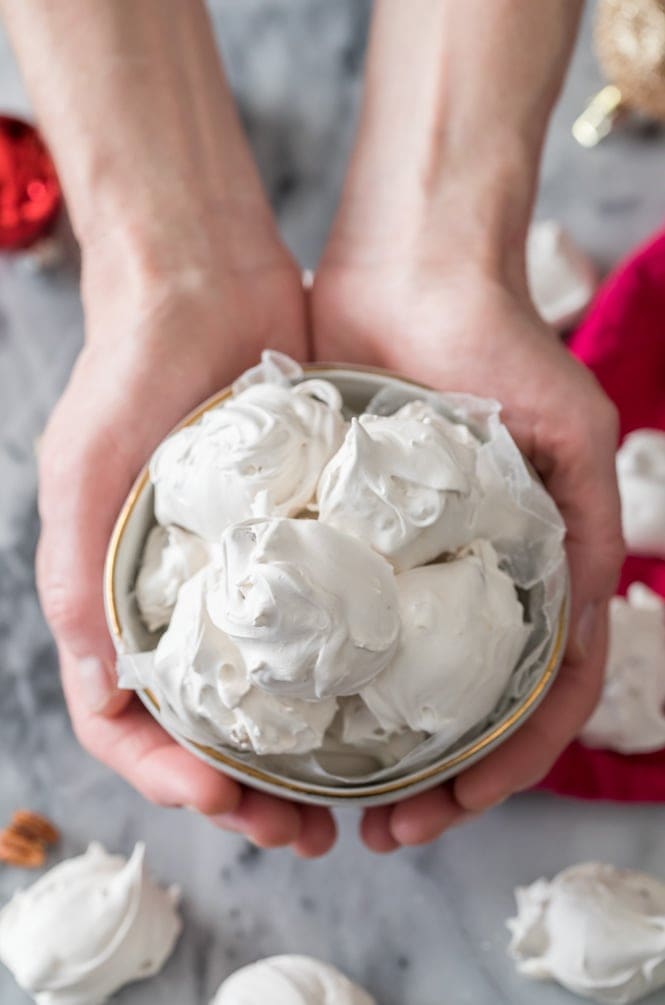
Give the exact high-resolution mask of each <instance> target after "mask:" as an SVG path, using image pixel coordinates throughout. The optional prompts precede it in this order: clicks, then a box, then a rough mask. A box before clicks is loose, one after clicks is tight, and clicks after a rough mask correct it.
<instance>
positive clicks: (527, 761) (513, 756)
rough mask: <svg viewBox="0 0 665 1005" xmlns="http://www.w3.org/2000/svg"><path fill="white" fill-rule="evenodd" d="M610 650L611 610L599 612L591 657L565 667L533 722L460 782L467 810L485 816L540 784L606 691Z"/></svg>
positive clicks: (459, 799) (459, 790)
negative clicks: (606, 664)
mask: <svg viewBox="0 0 665 1005" xmlns="http://www.w3.org/2000/svg"><path fill="white" fill-rule="evenodd" d="M606 649H607V610H606V608H602V607H599V608H598V616H597V619H596V622H595V625H594V627H593V633H592V637H591V643H590V649H589V657H588V658H587V659H586V660H583V661H579V662H575V661H573V660H567V661H565V662H564V664H563V666H562V667H561V670H560V671H559V675H558V677H557V679H556V680H555V682H554V684H553V685H552V689H551V691H550V693H549V694H548V696H547V698H546V699H545V701H544V702H543V704H542V705H541V706H540V708H538V709H537V710H536V712H534V714H533V715H532V716H531V718H530V719H529V720H528V721H527V722H526V723H525V724H524V725H523V726H522V727H521V728H520V729H519V730H518V731H517V732H516V733H515V734H514V736H512V737H510V738H509V739H508V740H506V742H505V743H503V744H502V745H501V746H500V747H499V748H498V749H497V750H495V751H494V752H493V753H491V754H490V755H489V756H488V757H486V758H484V759H483V760H482V761H479V762H478V763H477V764H475V765H473V766H472V767H471V768H469V769H468V770H467V771H465V772H463V774H461V775H459V777H458V778H456V779H455V782H454V786H453V792H454V796H455V799H456V801H457V803H459V805H460V806H462V807H463V808H464V809H465V810H470V811H473V812H479V811H481V810H485V809H488V808H489V807H491V806H495V805H496V804H497V803H500V802H502V801H503V800H504V799H506V798H507V797H508V796H510V795H512V794H513V793H514V792H520V791H522V790H524V789H528V788H530V787H531V786H532V785H535V784H536V782H538V781H540V779H541V778H543V777H544V775H545V774H546V773H547V772H548V771H549V769H550V768H551V766H552V764H553V763H554V761H555V760H556V758H557V757H558V756H559V754H560V753H561V751H562V750H563V749H564V747H565V746H567V745H568V743H570V742H571V741H572V740H573V739H574V738H575V737H576V736H577V735H578V733H579V731H580V729H581V727H582V725H583V724H584V723H585V722H586V720H587V719H588V717H589V715H590V714H591V712H592V711H593V709H594V707H595V705H596V702H597V700H598V696H599V694H600V690H601V688H602V682H603V673H604V667H605V657H606Z"/></svg>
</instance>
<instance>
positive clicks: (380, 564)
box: [208, 518, 400, 701]
mask: <svg viewBox="0 0 665 1005" xmlns="http://www.w3.org/2000/svg"><path fill="white" fill-rule="evenodd" d="M212 576H213V577H214V580H215V581H212V580H211V588H210V591H209V594H208V612H209V614H210V618H211V620H212V622H213V623H214V624H215V625H217V627H218V628H220V629H221V630H222V631H223V632H225V633H226V634H227V635H228V637H229V638H230V639H231V640H232V641H233V643H234V644H235V645H236V646H237V648H238V650H239V652H240V653H241V654H242V657H243V659H244V661H245V665H246V667H247V670H248V673H249V676H250V678H251V680H252V681H253V682H254V683H255V684H257V685H259V686H260V687H261V688H264V689H265V690H266V691H270V692H272V693H274V694H279V695H282V696H287V695H288V696H291V697H298V698H303V699H306V700H309V701H313V700H316V699H321V698H329V697H334V696H338V695H346V694H354V693H356V692H357V691H358V690H359V689H360V688H361V687H362V686H363V685H364V684H367V683H368V682H369V681H370V680H372V678H373V677H375V676H376V675H377V674H378V673H380V672H381V670H383V669H384V668H385V667H386V666H387V665H388V663H389V662H390V660H391V658H392V656H393V653H394V651H395V648H396V645H397V641H398V637H399V631H400V622H399V612H398V608H397V592H396V588H395V577H394V575H393V571H392V569H391V568H390V566H389V565H388V563H387V562H386V561H385V559H383V558H381V556H380V555H377V554H376V553H375V552H373V551H372V550H371V549H370V548H368V547H367V545H365V544H364V543H363V542H362V541H358V540H356V539H355V538H352V537H349V536H348V535H346V534H343V533H342V532H341V531H339V530H336V529H335V528H334V527H328V526H326V525H325V524H323V523H321V522H320V521H318V520H289V519H286V518H272V519H265V520H248V521H246V522H245V523H243V524H237V525H236V526H233V527H230V528H229V529H228V530H227V531H226V533H225V534H224V536H223V537H222V553H221V558H220V561H219V562H218V563H216V564H215V566H214V568H213V573H212Z"/></svg>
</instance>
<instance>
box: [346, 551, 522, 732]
mask: <svg viewBox="0 0 665 1005" xmlns="http://www.w3.org/2000/svg"><path fill="white" fill-rule="evenodd" d="M396 580H397V594H398V597H399V610H400V615H401V620H402V634H401V638H400V642H399V646H398V649H397V654H396V656H395V659H394V660H393V661H392V663H391V664H390V666H389V667H388V668H387V669H386V670H384V671H383V673H382V674H380V675H379V676H378V677H376V678H375V679H374V680H373V681H372V682H371V683H370V684H368V685H367V686H366V687H364V688H363V689H362V691H361V692H360V693H361V696H362V698H363V701H364V702H365V703H366V705H367V706H368V708H369V710H370V711H371V712H372V714H373V715H374V717H375V719H376V720H377V722H378V724H379V726H380V727H381V728H382V729H383V730H385V731H386V733H388V734H390V733H394V732H400V731H402V730H404V729H406V728H408V729H411V730H416V731H418V730H424V731H425V732H426V733H436V734H437V736H438V737H439V738H440V739H441V741H442V742H447V743H448V744H452V743H454V742H455V741H456V740H458V739H459V738H460V737H462V736H463V735H464V734H465V733H466V732H467V731H468V730H470V729H471V728H472V727H473V726H476V725H478V724H479V723H480V722H482V720H483V719H485V718H486V717H487V716H488V715H489V714H490V712H492V711H493V709H494V708H495V706H496V704H497V702H498V700H499V698H500V697H501V695H502V693H503V692H504V690H505V688H506V685H507V683H508V680H509V679H510V676H511V674H512V672H513V670H514V669H515V666H516V664H517V661H518V659H519V656H520V653H521V651H522V649H523V647H524V644H525V642H526V639H527V636H528V627H527V625H526V624H525V623H524V611H523V608H522V605H521V604H520V602H519V600H518V598H517V593H516V591H515V585H514V583H513V581H512V579H510V577H509V576H507V575H506V573H505V572H503V571H502V570H501V569H500V568H499V565H498V561H497V556H496V552H495V551H494V549H493V547H492V545H491V544H489V542H487V541H476V542H475V543H474V544H472V545H471V546H470V547H469V548H468V549H466V550H465V551H463V552H462V553H461V554H460V556H459V557H458V558H456V559H454V560H452V561H450V562H444V563H440V564H437V565H428V566H425V567H423V568H420V569H412V570H410V571H409V572H403V573H401V575H399V576H397V577H396Z"/></svg>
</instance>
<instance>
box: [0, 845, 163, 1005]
mask: <svg viewBox="0 0 665 1005" xmlns="http://www.w3.org/2000/svg"><path fill="white" fill-rule="evenodd" d="M144 857H145V848H144V846H143V845H142V844H138V845H137V846H136V848H135V849H134V853H133V855H132V856H131V858H130V859H129V860H126V859H124V858H123V857H122V856H120V855H109V854H108V853H107V852H106V851H105V850H104V848H103V847H102V846H101V845H99V844H91V845H90V847H89V848H88V850H87V852H86V853H85V854H84V855H81V856H79V857H78V858H72V859H69V860H68V861H66V862H62V863H61V864H60V865H57V866H56V867H55V868H54V869H51V871H50V872H47V873H46V875H44V876H42V877H41V879H39V880H37V882H36V883H35V884H34V885H33V886H31V887H29V889H27V890H23V891H21V892H20V893H17V894H15V896H14V897H13V899H12V900H11V901H10V902H9V903H8V904H7V906H6V907H4V908H3V910H2V911H0V960H2V962H3V963H4V964H5V966H7V967H8V968H9V969H10V970H11V971H12V973H13V974H14V977H15V978H16V980H17V982H18V983H19V984H20V986H21V987H22V988H24V989H25V990H26V991H27V992H28V993H29V994H31V995H32V996H33V998H34V999H35V1001H36V1002H37V1003H38V1005H101V1003H102V1002H105V1001H106V1000H107V999H108V998H109V997H110V996H111V995H112V994H114V992H116V991H117V990H118V989H119V988H121V987H122V986H123V985H124V984H128V983H129V982H130V981H136V980H141V979H143V978H145V977H150V976H152V975H153V974H156V973H157V972H158V971H159V970H161V968H162V966H163V965H164V963H165V962H166V960H167V959H168V957H169V956H170V954H171V951H172V949H173V947H174V945H175V942H176V940H177V938H178V935H179V934H180V930H181V927H182V925H181V922H180V918H179V916H178V912H177V910H176V905H177V901H178V892H177V890H176V889H175V888H173V889H171V890H168V891H166V890H162V889H161V888H160V887H159V886H157V885H156V884H155V883H154V882H153V881H152V879H151V878H150V876H149V875H148V874H147V872H146V869H145V865H144Z"/></svg>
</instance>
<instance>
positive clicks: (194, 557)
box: [136, 524, 213, 632]
mask: <svg viewBox="0 0 665 1005" xmlns="http://www.w3.org/2000/svg"><path fill="white" fill-rule="evenodd" d="M212 547H213V546H212V545H210V543H209V542H208V541H204V540H202V538H200V537H197V535H196V534H190V533H188V531H186V530H182V529H181V528H180V527H175V526H171V527H162V526H161V525H160V524H157V526H155V527H153V528H152V530H151V531H150V533H149V534H148V538H147V540H146V543H145V548H144V549H143V555H142V557H141V564H140V567H139V573H138V576H137V578H136V603H137V604H138V608H139V612H140V614H141V617H142V618H143V621H144V622H145V624H146V626H147V628H148V629H149V630H150V631H151V632H155V631H157V629H158V628H163V627H164V625H168V623H169V621H170V619H171V615H172V613H173V608H174V607H175V602H176V598H177V596H178V590H179V589H180V587H181V586H182V584H183V583H184V582H185V581H186V580H188V579H191V578H192V576H193V575H194V574H195V573H196V572H198V571H199V570H200V569H202V568H203V567H204V566H205V565H207V563H208V562H209V561H210V558H211V555H212Z"/></svg>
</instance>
